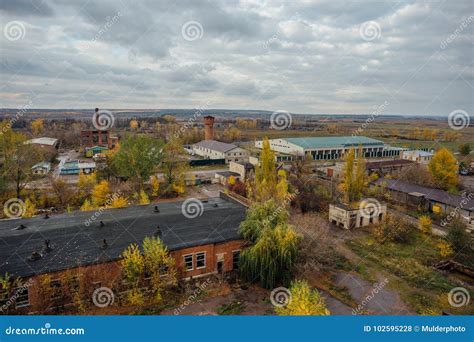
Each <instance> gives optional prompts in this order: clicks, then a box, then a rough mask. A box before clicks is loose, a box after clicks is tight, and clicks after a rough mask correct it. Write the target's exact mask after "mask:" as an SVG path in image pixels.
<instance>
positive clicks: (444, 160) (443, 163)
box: [428, 148, 458, 192]
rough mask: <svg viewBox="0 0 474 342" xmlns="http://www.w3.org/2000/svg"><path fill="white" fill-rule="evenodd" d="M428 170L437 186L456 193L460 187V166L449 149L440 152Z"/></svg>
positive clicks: (434, 157) (436, 154)
mask: <svg viewBox="0 0 474 342" xmlns="http://www.w3.org/2000/svg"><path fill="white" fill-rule="evenodd" d="M428 168H429V170H430V173H431V176H433V178H434V180H435V181H436V183H437V185H438V186H439V187H440V188H442V189H445V190H448V191H452V192H454V191H456V188H457V185H458V165H457V161H456V158H455V157H454V156H453V154H452V153H451V152H449V151H448V150H447V149H445V148H442V149H440V150H438V151H437V152H436V153H435V155H434V156H433V159H431V161H430V163H429V165H428Z"/></svg>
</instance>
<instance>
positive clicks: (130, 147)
mask: <svg viewBox="0 0 474 342" xmlns="http://www.w3.org/2000/svg"><path fill="white" fill-rule="evenodd" d="M162 149H163V143H162V142H161V141H160V140H156V139H153V138H150V137H147V136H129V137H127V138H125V139H124V140H123V141H122V142H121V144H120V150H119V151H118V152H117V153H115V154H114V155H113V156H112V165H113V168H114V169H115V171H116V172H117V174H118V176H121V177H125V178H127V179H130V180H132V181H133V182H135V183H136V184H137V185H138V188H139V189H141V188H143V182H144V181H145V180H148V179H149V178H150V176H151V175H152V174H153V172H154V171H155V168H156V167H157V166H158V165H159V163H160V162H161V160H162V155H163V154H162Z"/></svg>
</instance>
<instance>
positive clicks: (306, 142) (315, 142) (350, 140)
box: [283, 136, 384, 149]
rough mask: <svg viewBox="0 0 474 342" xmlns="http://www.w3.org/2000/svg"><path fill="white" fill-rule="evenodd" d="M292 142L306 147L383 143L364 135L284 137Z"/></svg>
mask: <svg viewBox="0 0 474 342" xmlns="http://www.w3.org/2000/svg"><path fill="white" fill-rule="evenodd" d="M283 140H287V141H289V142H290V143H292V144H295V145H298V146H300V147H302V148H305V149H317V148H342V147H351V146H354V147H357V146H359V145H383V144H384V143H383V141H380V140H376V139H372V138H368V137H362V136H342V137H305V138H283Z"/></svg>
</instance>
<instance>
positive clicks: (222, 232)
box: [0, 197, 245, 277]
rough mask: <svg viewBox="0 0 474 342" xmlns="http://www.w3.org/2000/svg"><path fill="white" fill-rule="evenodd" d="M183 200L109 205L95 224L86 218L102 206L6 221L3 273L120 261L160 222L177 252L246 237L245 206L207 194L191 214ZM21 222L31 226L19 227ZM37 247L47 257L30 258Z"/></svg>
mask: <svg viewBox="0 0 474 342" xmlns="http://www.w3.org/2000/svg"><path fill="white" fill-rule="evenodd" d="M182 204H183V202H182V201H179V202H165V203H159V204H158V208H159V210H160V212H159V213H155V212H154V206H155V204H150V205H146V206H136V207H128V208H122V209H108V210H103V211H102V213H101V214H100V216H99V217H98V218H97V219H96V220H95V221H92V223H91V224H90V225H89V226H86V225H85V222H86V221H87V220H88V219H90V218H91V217H92V216H93V215H94V213H97V212H98V211H87V212H74V213H71V214H61V215H54V216H51V217H50V218H49V219H44V217H43V216H37V217H34V218H29V219H9V220H0V274H2V275H3V274H5V273H6V272H8V273H10V274H12V275H14V276H19V277H27V276H31V275H36V274H41V273H48V272H54V271H60V270H64V269H68V268H72V267H77V266H84V265H90V264H94V263H98V262H107V261H113V260H117V259H118V258H119V257H120V255H121V253H122V252H123V250H124V249H125V248H127V246H128V245H129V244H131V243H137V244H139V245H141V242H142V241H143V239H144V238H145V237H146V236H156V234H157V232H158V229H157V227H158V226H159V227H160V230H161V234H162V237H161V239H162V240H163V242H164V243H165V245H166V246H167V247H168V249H169V250H171V251H172V250H178V249H182V248H186V247H193V246H200V245H206V244H213V243H219V242H225V241H230V240H238V239H241V237H240V235H239V234H238V230H239V225H240V222H242V220H243V219H244V218H245V207H244V206H242V205H239V204H237V203H234V202H230V201H226V200H225V199H222V198H219V197H217V198H209V199H207V200H204V199H203V200H202V204H203V210H202V215H201V216H197V217H195V218H186V217H185V216H184V215H183V213H182V211H181V206H182ZM215 205H217V206H215ZM100 221H103V223H104V226H103V227H100ZM20 224H23V225H24V226H25V227H26V228H24V229H17V227H18V226H20ZM46 239H49V240H50V246H51V247H52V251H50V252H49V253H48V252H46V251H45V250H44V240H46ZM103 239H106V240H107V245H108V247H107V248H105V249H102V248H101V247H102V242H103ZM33 252H38V253H40V254H41V255H42V258H41V259H39V260H36V261H31V260H29V257H30V256H31V254H32V253H33Z"/></svg>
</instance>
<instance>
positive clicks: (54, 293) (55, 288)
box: [49, 279, 62, 300]
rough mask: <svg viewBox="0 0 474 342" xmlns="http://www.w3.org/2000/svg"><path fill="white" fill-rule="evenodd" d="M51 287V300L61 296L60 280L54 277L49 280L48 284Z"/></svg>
mask: <svg viewBox="0 0 474 342" xmlns="http://www.w3.org/2000/svg"><path fill="white" fill-rule="evenodd" d="M49 286H50V287H51V300H57V299H60V298H61V293H62V291H61V280H59V279H54V280H51V283H50V284H49Z"/></svg>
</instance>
